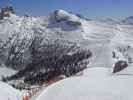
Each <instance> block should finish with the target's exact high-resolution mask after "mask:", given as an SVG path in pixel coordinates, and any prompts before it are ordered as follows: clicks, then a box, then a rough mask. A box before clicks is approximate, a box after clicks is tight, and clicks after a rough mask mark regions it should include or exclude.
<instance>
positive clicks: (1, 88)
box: [0, 82, 22, 100]
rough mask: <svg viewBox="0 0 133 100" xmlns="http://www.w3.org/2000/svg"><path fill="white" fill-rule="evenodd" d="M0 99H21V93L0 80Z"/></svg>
mask: <svg viewBox="0 0 133 100" xmlns="http://www.w3.org/2000/svg"><path fill="white" fill-rule="evenodd" d="M0 100H22V94H21V92H20V91H18V90H16V89H14V88H13V87H11V86H9V85H7V84H6V83H3V82H0Z"/></svg>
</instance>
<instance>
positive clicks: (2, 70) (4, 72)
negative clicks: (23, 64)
mask: <svg viewBox="0 0 133 100" xmlns="http://www.w3.org/2000/svg"><path fill="white" fill-rule="evenodd" d="M15 73H16V71H15V70H13V69H10V68H6V67H0V80H1V77H3V76H4V77H6V76H10V75H13V74H15Z"/></svg>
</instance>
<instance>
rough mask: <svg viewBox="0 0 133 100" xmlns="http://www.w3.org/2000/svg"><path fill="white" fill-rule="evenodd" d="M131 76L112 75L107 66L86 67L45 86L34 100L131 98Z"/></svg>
mask: <svg viewBox="0 0 133 100" xmlns="http://www.w3.org/2000/svg"><path fill="white" fill-rule="evenodd" d="M132 73H133V72H132ZM132 84H133V76H128V75H112V74H111V72H110V69H109V68H100V67H98V68H97V67H96V68H95V67H94V68H88V69H86V70H85V71H84V75H83V76H80V77H72V78H68V79H65V80H62V81H60V82H58V83H55V84H53V85H51V86H49V87H48V88H46V89H45V90H44V91H43V92H42V93H41V94H40V96H39V97H38V98H37V99H36V100H133V95H132V92H133V87H132Z"/></svg>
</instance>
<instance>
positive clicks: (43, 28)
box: [0, 10, 133, 70]
mask: <svg viewBox="0 0 133 100" xmlns="http://www.w3.org/2000/svg"><path fill="white" fill-rule="evenodd" d="M130 19H131V18H130ZM119 21H120V22H119ZM132 32H133V25H132V24H130V23H128V24H122V23H121V20H117V21H115V20H113V19H107V20H104V21H103V20H101V21H98V20H86V19H84V18H82V17H79V16H77V15H76V14H73V13H69V12H67V11H64V10H56V11H54V12H52V13H50V14H49V15H48V16H44V17H32V16H17V15H15V14H12V13H10V16H9V17H4V18H3V19H1V20H0V55H1V57H0V63H1V64H6V65H7V66H8V67H12V68H14V69H17V70H18V69H23V67H24V66H25V65H26V64H28V63H30V61H31V59H32V57H31V55H30V50H29V47H30V45H31V43H32V41H33V38H34V37H36V36H38V37H39V38H43V41H44V43H45V40H50V41H54V40H63V41H67V42H73V43H76V44H78V45H79V46H80V47H82V48H87V49H90V50H91V52H92V54H93V57H92V59H91V60H90V65H89V66H91V67H93V66H98V67H112V65H113V64H114V62H115V61H117V60H126V61H128V62H130V63H132V58H133V53H132V51H133V45H132V43H133V35H132ZM113 55H114V57H113Z"/></svg>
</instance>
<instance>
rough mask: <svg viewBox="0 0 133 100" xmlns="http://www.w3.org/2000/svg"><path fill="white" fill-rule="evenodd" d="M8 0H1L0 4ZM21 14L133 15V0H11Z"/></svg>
mask: <svg viewBox="0 0 133 100" xmlns="http://www.w3.org/2000/svg"><path fill="white" fill-rule="evenodd" d="M5 1H7V0H0V6H2V5H4V4H5ZM9 1H10V3H11V4H12V5H13V6H14V8H15V10H16V13H17V14H19V15H24V14H30V15H34V16H38V15H40V16H41V15H47V14H49V13H50V12H52V11H54V10H55V9H64V10H67V11H71V12H75V13H80V14H82V15H84V16H86V17H125V16H130V15H133V0H9Z"/></svg>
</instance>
